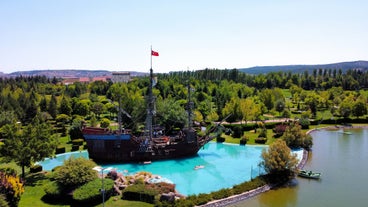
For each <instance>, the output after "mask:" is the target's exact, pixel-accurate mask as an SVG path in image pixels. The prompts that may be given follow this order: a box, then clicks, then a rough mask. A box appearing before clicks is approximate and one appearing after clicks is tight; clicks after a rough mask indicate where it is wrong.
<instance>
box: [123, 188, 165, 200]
mask: <svg viewBox="0 0 368 207" xmlns="http://www.w3.org/2000/svg"><path fill="white" fill-rule="evenodd" d="M157 194H158V192H157V191H156V190H154V189H147V188H146V186H145V185H144V184H136V185H131V186H128V187H127V188H125V189H124V191H123V195H122V198H123V199H125V200H134V201H143V202H146V203H154V200H155V195H157Z"/></svg>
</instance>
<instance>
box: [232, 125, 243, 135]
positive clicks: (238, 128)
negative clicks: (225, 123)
mask: <svg viewBox="0 0 368 207" xmlns="http://www.w3.org/2000/svg"><path fill="white" fill-rule="evenodd" d="M242 135H243V129H242V127H241V126H240V125H236V126H234V129H233V137H234V138H240V137H241V136H242Z"/></svg>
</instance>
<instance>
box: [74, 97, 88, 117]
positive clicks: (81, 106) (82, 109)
mask: <svg viewBox="0 0 368 207" xmlns="http://www.w3.org/2000/svg"><path fill="white" fill-rule="evenodd" d="M88 103H89V100H88V101H87V100H80V101H77V102H76V103H75V105H74V108H73V113H74V114H77V115H81V116H87V115H88V113H89V110H90V109H89V104H88Z"/></svg>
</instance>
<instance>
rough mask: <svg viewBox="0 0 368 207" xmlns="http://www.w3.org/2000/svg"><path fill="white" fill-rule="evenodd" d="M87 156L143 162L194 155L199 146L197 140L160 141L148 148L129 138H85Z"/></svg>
mask: <svg viewBox="0 0 368 207" xmlns="http://www.w3.org/2000/svg"><path fill="white" fill-rule="evenodd" d="M86 141H87V145H88V154H89V158H90V159H92V160H94V161H96V162H145V161H155V160H165V159H174V158H182V157H191V156H195V155H196V154H197V153H198V151H199V150H200V148H201V145H198V144H197V142H193V143H186V142H184V141H183V142H181V143H180V142H179V143H169V144H168V143H161V144H157V145H153V146H152V148H151V149H149V150H139V149H140V146H139V145H138V144H135V143H133V142H132V141H131V140H120V141H117V140H86Z"/></svg>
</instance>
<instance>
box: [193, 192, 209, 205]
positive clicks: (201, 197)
mask: <svg viewBox="0 0 368 207" xmlns="http://www.w3.org/2000/svg"><path fill="white" fill-rule="evenodd" d="M212 200H213V199H212V197H211V195H210V194H206V193H200V194H198V195H197V196H193V202H194V204H195V205H196V206H199V205H203V204H206V203H208V202H210V201H212Z"/></svg>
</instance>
